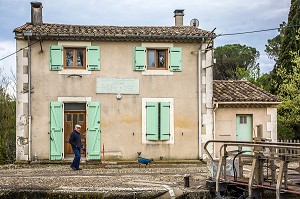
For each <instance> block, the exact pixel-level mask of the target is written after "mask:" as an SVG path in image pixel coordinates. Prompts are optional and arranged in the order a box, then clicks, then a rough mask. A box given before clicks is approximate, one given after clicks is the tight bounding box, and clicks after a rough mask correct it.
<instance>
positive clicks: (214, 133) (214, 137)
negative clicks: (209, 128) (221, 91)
mask: <svg viewBox="0 0 300 199" xmlns="http://www.w3.org/2000/svg"><path fill="white" fill-rule="evenodd" d="M218 108H219V103H218V102H217V103H216V106H215V108H214V125H213V139H214V140H215V139H216V111H217V109H218ZM213 146H214V151H213V152H214V153H215V151H216V145H215V144H214V145H213ZM214 157H215V154H214Z"/></svg>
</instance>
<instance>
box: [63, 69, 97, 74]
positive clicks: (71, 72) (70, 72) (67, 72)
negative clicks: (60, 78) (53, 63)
mask: <svg viewBox="0 0 300 199" xmlns="http://www.w3.org/2000/svg"><path fill="white" fill-rule="evenodd" d="M58 74H59V75H73V74H77V75H90V74H92V73H91V71H89V70H83V69H82V70H81V69H77V70H72V69H67V70H61V71H58Z"/></svg>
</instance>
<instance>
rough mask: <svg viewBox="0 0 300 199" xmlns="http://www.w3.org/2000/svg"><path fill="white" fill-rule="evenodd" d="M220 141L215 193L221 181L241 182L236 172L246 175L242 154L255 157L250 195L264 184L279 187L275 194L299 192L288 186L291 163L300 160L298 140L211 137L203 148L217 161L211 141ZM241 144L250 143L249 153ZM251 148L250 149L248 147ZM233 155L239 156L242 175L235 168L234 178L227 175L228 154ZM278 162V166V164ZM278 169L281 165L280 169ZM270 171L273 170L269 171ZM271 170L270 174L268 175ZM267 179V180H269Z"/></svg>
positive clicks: (251, 158)
mask: <svg viewBox="0 0 300 199" xmlns="http://www.w3.org/2000/svg"><path fill="white" fill-rule="evenodd" d="M215 143H219V144H221V147H220V151H219V157H220V159H219V160H218V167H217V173H216V178H215V181H216V194H217V197H218V196H219V197H220V182H225V183H226V182H227V183H232V184H241V182H238V180H237V176H239V177H240V178H241V177H243V163H242V158H248V159H250V160H252V164H251V172H250V176H249V178H248V183H244V184H245V185H246V186H248V194H249V197H250V198H251V197H252V195H253V192H254V190H255V189H256V188H265V189H273V190H276V198H277V199H279V198H280V193H281V192H288V193H294V194H300V189H293V188H295V187H291V186H288V183H287V182H288V173H287V171H288V164H289V163H292V162H299V161H300V153H299V152H300V143H299V142H263V141H253V142H250V141H224V140H209V141H208V142H206V143H205V145H204V150H205V152H206V153H207V155H208V157H209V159H210V161H212V162H213V161H215V160H214V158H213V156H212V154H210V152H209V151H208V150H207V146H208V145H209V144H215ZM233 147H235V148H237V150H231V151H230V150H229V148H231V149H232V148H233ZM242 147H250V148H251V151H250V153H247V154H245V152H246V151H243V150H242ZM247 152H249V151H247ZM230 156H231V157H233V160H235V158H237V159H238V163H239V164H238V167H239V170H238V171H239V175H237V172H236V171H234V176H233V177H234V178H233V180H232V179H231V178H229V177H228V176H227V171H226V169H227V168H226V164H227V160H226V159H227V158H228V157H230ZM232 164H233V169H235V168H236V167H235V166H234V165H235V161H233V162H232ZM277 165H279V166H277ZM277 169H279V170H278V171H277ZM269 171H270V172H269ZM269 173H270V175H269ZM276 176H277V179H276ZM266 182H267V183H266Z"/></svg>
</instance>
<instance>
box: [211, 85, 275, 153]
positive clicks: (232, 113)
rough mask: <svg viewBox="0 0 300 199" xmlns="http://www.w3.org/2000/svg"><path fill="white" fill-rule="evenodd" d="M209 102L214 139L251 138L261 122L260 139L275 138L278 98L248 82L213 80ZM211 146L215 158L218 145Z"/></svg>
mask: <svg viewBox="0 0 300 199" xmlns="http://www.w3.org/2000/svg"><path fill="white" fill-rule="evenodd" d="M213 103H214V127H215V128H214V131H213V134H214V136H213V137H214V139H216V140H236V141H239V140H240V141H253V138H254V137H256V136H257V134H256V133H257V126H258V125H262V127H263V129H262V132H263V138H267V139H268V140H269V141H274V142H276V141H277V106H278V104H280V100H279V99H277V98H276V97H275V96H274V95H272V94H270V93H268V92H266V91H264V90H263V89H261V88H259V87H257V86H255V85H254V84H252V83H250V82H248V81H230V80H214V81H213ZM211 147H212V146H211ZM213 147H214V148H215V149H214V151H215V154H214V155H215V156H216V157H218V155H219V145H218V144H216V146H213Z"/></svg>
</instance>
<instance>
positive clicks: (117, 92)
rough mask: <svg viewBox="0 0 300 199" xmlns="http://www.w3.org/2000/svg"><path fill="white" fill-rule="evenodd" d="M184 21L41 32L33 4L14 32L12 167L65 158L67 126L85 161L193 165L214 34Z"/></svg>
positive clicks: (204, 119) (203, 131)
mask: <svg viewBox="0 0 300 199" xmlns="http://www.w3.org/2000/svg"><path fill="white" fill-rule="evenodd" d="M183 16H184V10H175V12H174V18H175V25H174V26H168V27H165V26H164V27H160V26H151V27H150V26H127V27H125V26H91V25H90V26H87V25H68V24H55V23H53V24H49V23H44V22H43V17H42V4H41V3H40V2H32V3H31V22H30V23H25V24H24V25H22V26H20V27H17V28H15V29H14V33H15V38H16V48H17V49H22V50H21V51H18V52H17V54H16V63H17V66H16V67H17V114H16V120H17V122H16V128H17V132H16V159H17V161H32V160H35V159H38V160H53V161H54V160H68V159H70V158H71V157H72V156H73V155H72V151H71V148H70V145H69V143H68V137H69V135H70V133H71V131H72V130H73V128H74V125H75V124H80V125H81V126H82V141H83V143H84V145H85V146H86V148H87V151H86V153H84V154H82V155H83V156H84V157H85V159H86V160H101V159H102V157H103V155H105V160H135V159H136V155H137V152H141V153H142V156H147V157H152V158H154V159H159V158H163V159H201V158H202V157H203V153H204V152H203V143H205V141H206V140H209V139H213V110H214V109H213V101H212V95H213V80H212V78H213V76H212V67H211V66H212V50H211V48H212V47H213V39H214V37H215V35H214V33H212V32H210V31H206V30H203V29H200V28H198V27H196V26H184V25H183ZM193 24H195V25H197V24H196V23H193ZM219 104H220V105H221V103H219ZM219 110H221V108H220V109H218V110H217V113H218V114H219ZM244 113H247V114H251V113H248V112H244ZM220 114H221V113H220ZM220 117H221V116H220Z"/></svg>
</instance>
